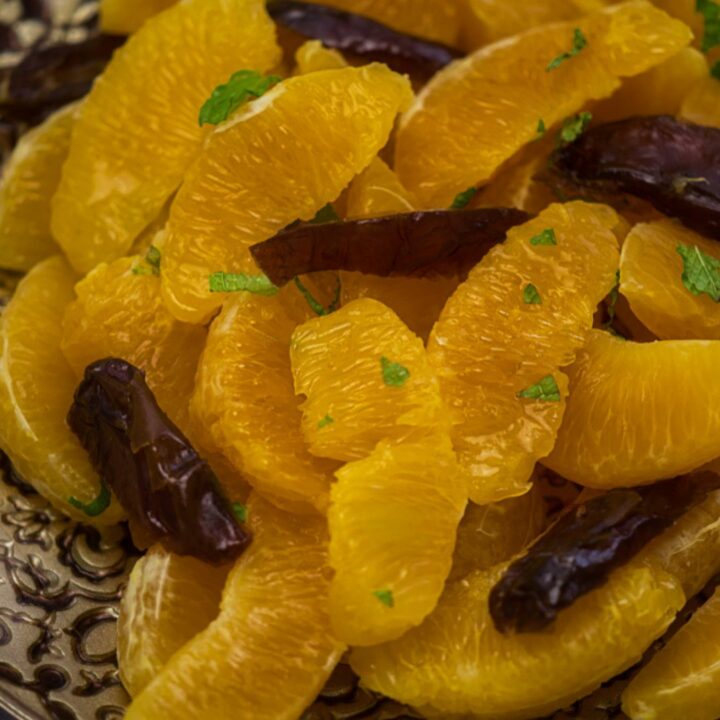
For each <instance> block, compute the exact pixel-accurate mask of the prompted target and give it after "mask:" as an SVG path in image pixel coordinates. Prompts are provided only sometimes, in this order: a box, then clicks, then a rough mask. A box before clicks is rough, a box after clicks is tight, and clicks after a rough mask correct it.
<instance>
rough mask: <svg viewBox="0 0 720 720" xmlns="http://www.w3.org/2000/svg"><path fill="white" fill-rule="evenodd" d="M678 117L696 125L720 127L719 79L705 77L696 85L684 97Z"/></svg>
mask: <svg viewBox="0 0 720 720" xmlns="http://www.w3.org/2000/svg"><path fill="white" fill-rule="evenodd" d="M680 117H681V118H682V119H683V120H689V121H690V122H694V123H697V124H698V125H708V126H709V127H720V80H716V79H715V78H714V77H706V78H705V80H703V81H702V82H701V83H700V84H699V85H697V86H696V87H695V88H694V89H693V91H692V92H691V93H690V94H689V95H688V96H687V97H686V98H685V101H684V102H683V104H682V107H681V108H680Z"/></svg>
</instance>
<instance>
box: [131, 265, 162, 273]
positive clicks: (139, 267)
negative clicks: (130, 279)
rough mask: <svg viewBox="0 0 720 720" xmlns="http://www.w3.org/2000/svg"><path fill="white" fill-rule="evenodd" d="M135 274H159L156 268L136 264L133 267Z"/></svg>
mask: <svg viewBox="0 0 720 720" xmlns="http://www.w3.org/2000/svg"><path fill="white" fill-rule="evenodd" d="M132 274H133V275H157V274H158V273H157V270H156V269H155V268H151V267H147V266H146V265H136V266H135V267H134V268H133V269H132Z"/></svg>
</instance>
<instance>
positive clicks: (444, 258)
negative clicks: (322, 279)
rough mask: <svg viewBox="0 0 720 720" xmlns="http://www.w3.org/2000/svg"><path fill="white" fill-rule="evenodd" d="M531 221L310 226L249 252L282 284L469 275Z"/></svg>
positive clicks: (515, 216) (432, 218)
mask: <svg viewBox="0 0 720 720" xmlns="http://www.w3.org/2000/svg"><path fill="white" fill-rule="evenodd" d="M529 218H530V216H529V215H528V214H527V213H525V212H523V211H522V210H515V209H511V208H480V209H478V210H436V211H431V212H415V213H407V214H400V215H388V216H386V217H380V218H371V219H368V220H347V221H345V222H333V223H325V224H323V225H314V224H312V223H307V224H300V225H295V226H292V227H290V228H288V229H286V230H283V231H282V232H281V233H279V234H278V235H276V236H275V237H274V238H271V239H270V240H266V241H265V242H262V243H259V244H257V245H253V246H252V247H251V248H250V252H251V253H252V255H253V257H254V258H255V262H256V263H257V264H258V265H259V266H260V268H261V269H262V271H263V272H264V273H265V274H266V275H267V276H268V277H269V278H270V280H271V281H272V282H273V283H275V284H276V285H278V286H282V285H285V284H286V283H288V282H290V280H292V279H293V278H295V277H297V276H298V275H305V274H306V273H311V272H320V271H324V270H349V271H356V272H362V273H365V274H367V275H380V276H382V277H389V276H391V275H398V276H407V277H425V276H433V275H435V276H437V275H463V274H464V273H467V272H468V271H469V270H470V269H472V267H473V266H475V265H476V264H477V263H478V262H480V260H482V259H483V257H484V256H485V255H486V253H487V252H488V251H489V250H491V249H492V248H493V247H494V246H495V245H497V244H498V243H500V242H502V241H503V240H504V239H505V236H506V234H507V232H508V230H510V228H512V227H514V226H515V225H521V224H522V223H524V222H526V221H527V220H529Z"/></svg>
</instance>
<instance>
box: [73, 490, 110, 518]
mask: <svg viewBox="0 0 720 720" xmlns="http://www.w3.org/2000/svg"><path fill="white" fill-rule="evenodd" d="M111 501H112V495H111V494H110V488H109V487H108V486H107V485H106V484H105V483H104V482H103V481H100V493H99V495H98V496H97V497H96V498H95V499H94V500H93V501H92V502H90V503H87V504H86V503H84V502H81V501H80V500H78V499H77V498H74V497H71V498H70V499H69V500H68V502H69V503H70V504H71V505H72V506H73V507H74V508H77V509H78V510H80V511H82V512H84V513H85V514H86V515H87V516H88V517H98V515H102V514H103V513H104V512H105V511H106V510H107V509H108V508H109V507H110V502H111Z"/></svg>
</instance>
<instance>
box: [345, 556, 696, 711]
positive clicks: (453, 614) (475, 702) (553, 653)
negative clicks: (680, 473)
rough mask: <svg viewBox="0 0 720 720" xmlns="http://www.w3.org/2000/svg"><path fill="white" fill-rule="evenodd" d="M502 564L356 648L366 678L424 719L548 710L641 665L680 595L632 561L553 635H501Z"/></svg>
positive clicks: (355, 659)
mask: <svg viewBox="0 0 720 720" xmlns="http://www.w3.org/2000/svg"><path fill="white" fill-rule="evenodd" d="M503 570H504V566H502V565H501V566H498V567H496V568H495V569H493V570H489V571H477V572H474V573H472V574H471V575H469V576H468V577H467V578H466V579H465V580H464V581H461V582H456V583H453V584H451V585H450V586H449V587H448V588H447V590H446V591H445V593H444V594H443V597H442V598H441V600H440V603H439V605H438V607H437V609H436V610H435V611H434V612H433V613H432V614H431V615H430V616H429V617H428V618H427V619H426V620H425V622H424V623H423V624H422V625H421V626H420V627H418V628H415V629H413V630H411V631H410V632H408V633H407V634H406V635H404V636H403V637H402V638H400V639H398V640H395V641H393V642H390V643H386V644H385V645H380V646H378V647H372V648H357V649H355V650H354V651H353V653H352V656H351V662H352V666H353V669H354V670H355V671H356V672H357V673H358V674H359V675H360V678H361V680H362V682H363V683H364V684H365V685H366V686H367V687H369V688H370V689H372V690H376V691H378V692H381V693H383V694H385V695H388V696H389V697H392V698H394V699H396V700H399V701H401V702H406V703H408V704H410V705H412V706H414V707H419V708H420V709H421V710H422V711H423V712H425V713H426V714H427V715H429V716H435V717H442V718H448V717H451V716H452V717H455V716H462V717H466V716H469V715H471V716H472V717H473V718H479V719H485V720H523V719H527V718H536V717H544V716H545V715H547V714H550V713H552V711H554V710H556V709H559V708H563V707H566V706H568V705H570V704H571V703H572V702H574V701H575V700H577V699H578V698H580V697H583V696H584V695H586V694H588V693H589V692H591V691H592V690H594V689H595V688H596V687H598V686H599V685H600V684H601V683H602V682H604V681H605V680H608V679H609V678H611V677H613V676H615V675H616V674H617V673H619V672H621V671H622V670H624V669H625V668H627V667H630V666H631V665H633V664H634V663H635V662H637V661H638V660H639V659H640V657H641V656H642V654H643V652H644V651H645V650H646V649H647V647H648V646H649V645H650V644H651V643H652V642H653V641H654V640H655V639H656V638H658V637H660V636H661V635H662V634H663V632H664V631H665V629H666V628H667V627H668V625H669V624H670V623H671V622H672V620H673V618H674V617H675V613H676V612H677V611H678V610H679V609H680V608H681V607H682V605H683V604H684V602H685V595H684V593H683V591H682V589H681V588H680V586H679V584H678V582H677V581H676V580H675V579H674V578H672V577H671V576H670V575H668V574H667V573H663V572H662V571H656V572H653V571H651V570H650V569H648V568H645V567H642V566H641V565H639V564H638V563H631V564H629V565H627V566H626V567H623V568H622V569H620V570H618V571H617V572H616V573H614V574H613V576H612V577H611V579H610V581H609V582H608V583H607V585H605V586H603V587H602V588H600V589H598V590H595V591H594V592H592V593H590V594H588V595H586V596H584V597H583V598H581V599H580V600H579V601H578V602H577V603H576V604H575V605H573V606H572V607H570V608H568V609H567V610H564V611H563V612H562V613H561V614H560V616H559V617H558V619H557V621H556V622H555V624H554V626H553V628H552V630H551V631H550V632H548V633H537V634H509V635H502V634H500V633H499V632H498V631H497V630H496V629H495V627H494V625H493V623H492V619H491V618H490V614H489V611H488V595H489V593H490V590H491V588H492V587H493V585H494V584H495V582H496V581H497V580H498V579H499V578H500V575H501V574H502V572H503ZM466 714H467V715H466Z"/></svg>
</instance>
